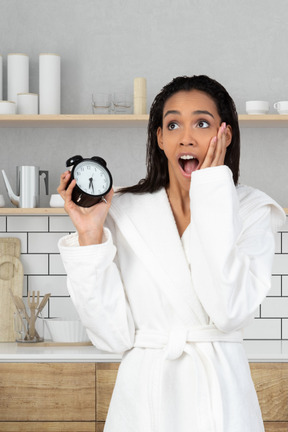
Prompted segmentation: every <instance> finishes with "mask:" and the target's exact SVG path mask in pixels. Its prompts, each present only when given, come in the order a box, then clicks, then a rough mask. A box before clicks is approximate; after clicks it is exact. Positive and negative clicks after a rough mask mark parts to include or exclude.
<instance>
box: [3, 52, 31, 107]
mask: <svg viewBox="0 0 288 432" xmlns="http://www.w3.org/2000/svg"><path fill="white" fill-rule="evenodd" d="M7 87H8V92H7V99H8V100H9V101H12V102H16V103H17V93H28V92H29V56H28V55H27V54H22V53H21V54H16V53H15V54H14V53H12V54H8V56H7Z"/></svg>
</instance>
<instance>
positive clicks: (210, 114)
mask: <svg viewBox="0 0 288 432" xmlns="http://www.w3.org/2000/svg"><path fill="white" fill-rule="evenodd" d="M169 114H178V115H180V114H181V113H180V111H177V110H169V111H167V112H166V113H165V114H164V117H166V116H167V115H169ZM192 114H193V115H199V114H207V115H209V116H211V117H212V118H213V119H214V116H213V114H212V113H210V112H209V111H206V110H197V111H193V112H192Z"/></svg>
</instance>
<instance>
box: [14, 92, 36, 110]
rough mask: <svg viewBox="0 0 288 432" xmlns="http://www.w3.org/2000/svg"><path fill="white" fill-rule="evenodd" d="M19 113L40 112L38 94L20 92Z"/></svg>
mask: <svg viewBox="0 0 288 432" xmlns="http://www.w3.org/2000/svg"><path fill="white" fill-rule="evenodd" d="M17 113H18V114H38V94H37V93H18V94H17Z"/></svg>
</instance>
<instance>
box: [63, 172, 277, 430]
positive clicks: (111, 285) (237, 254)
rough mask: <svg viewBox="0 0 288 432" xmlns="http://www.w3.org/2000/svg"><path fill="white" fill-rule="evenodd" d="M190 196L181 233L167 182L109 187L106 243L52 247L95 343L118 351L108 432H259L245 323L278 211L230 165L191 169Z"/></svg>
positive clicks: (265, 282)
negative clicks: (121, 190) (131, 188)
mask: <svg viewBox="0 0 288 432" xmlns="http://www.w3.org/2000/svg"><path fill="white" fill-rule="evenodd" d="M190 201H191V222H190V225H189V227H188V228H187V230H186V231H185V233H184V235H183V238H182V239H180V237H179V234H178V230H177V227H176V224H175V220H174V217H173V214H172V211H171V208H170V205H169V201H168V198H167V195H166V192H165V190H164V189H162V190H160V191H158V192H156V193H153V194H141V195H136V194H130V193H127V194H123V195H119V194H115V195H114V197H113V201H112V205H111V208H110V211H109V216H108V220H107V227H106V228H105V232H104V237H103V243H102V244H101V245H95V246H85V247H79V245H78V239H77V234H72V235H71V236H66V237H64V238H63V239H61V240H60V242H59V249H60V252H61V255H62V259H63V262H64V265H65V269H66V271H67V277H68V289H69V292H70V295H71V298H72V300H73V302H74V304H75V306H76V308H77V310H78V312H79V315H80V317H81V320H82V322H83V324H84V325H85V327H86V328H87V332H88V334H89V337H90V338H91V341H92V342H93V344H95V346H96V347H97V348H99V349H101V350H104V351H111V352H123V353H124V355H123V360H122V363H121V365H120V368H119V372H118V377H117V382H116V385H115V389H114V393H113V396H112V401H111V405H110V409H109V413H108V417H107V421H106V426H105V432H260V431H261V432H262V431H264V428H263V422H262V418H261V412H260V409H259V404H258V400H257V396H256V392H255V389H254V386H253V382H252V379H251V375H250V370H249V365H248V361H247V358H246V355H245V351H244V349H243V346H242V343H241V341H242V331H241V329H243V327H244V326H245V325H247V323H249V322H250V320H251V319H252V318H253V316H254V314H255V311H256V309H257V307H258V306H259V304H260V303H261V302H262V301H263V299H264V298H265V296H266V294H267V293H268V290H269V288H270V279H271V269H272V261H273V255H274V231H275V230H276V229H277V228H278V227H279V226H281V225H282V223H283V222H284V220H285V214H284V212H283V210H282V209H281V208H280V207H279V206H278V205H277V204H276V203H275V202H274V201H273V200H272V199H271V198H269V197H268V196H267V195H265V194H264V193H262V192H260V191H258V190H255V189H253V188H250V187H247V186H242V185H240V186H237V187H235V186H234V184H233V180H232V174H231V171H230V170H229V168H227V167H226V166H221V167H213V168H207V169H205V170H199V171H196V172H195V173H193V174H192V180H191V188H190ZM181 240H182V241H181Z"/></svg>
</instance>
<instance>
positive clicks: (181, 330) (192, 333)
mask: <svg viewBox="0 0 288 432" xmlns="http://www.w3.org/2000/svg"><path fill="white" fill-rule="evenodd" d="M242 341H243V335H242V331H241V330H238V331H234V332H231V333H224V332H222V331H220V330H218V329H217V328H216V327H215V326H214V325H207V326H201V327H193V328H188V329H187V328H185V327H174V328H173V329H172V330H171V331H170V332H169V333H165V332H161V331H157V330H136V335H135V341H134V348H156V349H157V348H158V349H161V348H162V349H164V350H165V358H166V359H167V360H176V359H177V358H179V357H180V356H181V355H182V354H183V352H185V351H186V348H187V347H186V345H187V344H189V343H195V342H242Z"/></svg>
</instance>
